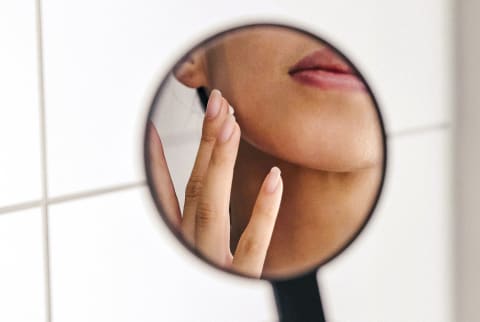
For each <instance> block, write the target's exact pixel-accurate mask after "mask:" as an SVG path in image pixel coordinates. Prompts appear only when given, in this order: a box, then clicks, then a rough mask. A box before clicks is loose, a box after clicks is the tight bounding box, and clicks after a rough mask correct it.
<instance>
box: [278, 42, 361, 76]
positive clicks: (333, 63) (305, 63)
mask: <svg viewBox="0 0 480 322" xmlns="http://www.w3.org/2000/svg"><path fill="white" fill-rule="evenodd" d="M315 69H321V70H325V71H329V72H332V73H339V74H355V72H354V70H353V69H352V68H351V67H350V66H349V65H348V63H347V62H346V61H345V60H344V59H343V58H341V57H340V56H339V55H338V54H336V53H335V52H333V51H332V50H331V49H329V48H327V47H323V48H322V49H318V50H315V51H313V52H312V53H310V54H308V55H306V56H305V57H303V58H302V59H301V60H299V61H298V62H297V63H296V64H295V65H293V66H292V67H290V69H289V70H288V73H289V74H290V75H291V74H295V73H297V72H301V71H305V70H315Z"/></svg>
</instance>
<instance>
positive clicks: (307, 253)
mask: <svg viewBox="0 0 480 322" xmlns="http://www.w3.org/2000/svg"><path fill="white" fill-rule="evenodd" d="M324 46H325V45H324V44H323V43H320V42H319V41H318V40H316V39H313V38H311V37H309V36H307V35H304V34H301V33H298V32H295V31H292V30H288V29H283V28H278V27H256V28H248V29H242V30H239V31H236V32H233V33H230V34H228V36H225V37H222V38H221V39H219V40H216V41H215V42H212V43H209V44H208V45H206V46H203V47H201V48H198V49H197V50H195V51H194V52H193V53H191V54H190V55H189V56H188V58H187V59H186V60H185V61H183V62H181V63H180V64H179V65H177V66H176V68H175V71H174V72H175V76H176V77H177V79H178V80H179V81H180V82H182V83H183V84H184V85H186V86H189V87H192V88H197V87H204V88H206V89H207V91H208V92H211V91H212V89H214V88H218V89H219V90H220V91H221V93H222V94H223V97H224V98H228V102H229V103H230V104H231V105H232V106H233V107H234V109H235V116H236V122H237V123H238V125H239V128H241V129H242V130H241V137H240V138H239V142H238V146H237V150H236V151H235V152H233V150H232V152H231V153H232V155H233V154H235V153H236V161H235V162H233V163H231V164H230V166H231V167H232V169H229V171H230V170H231V171H232V180H231V185H230V186H228V185H226V186H225V185H224V188H225V191H228V194H227V195H228V196H227V195H225V197H224V199H222V200H223V202H224V203H225V200H229V203H227V205H230V208H231V213H230V219H231V222H230V229H228V227H226V228H225V229H226V230H229V233H228V235H229V238H228V239H229V243H230V247H229V249H233V250H234V249H238V247H239V246H240V245H241V243H242V236H243V235H242V234H244V233H245V231H247V230H248V227H249V226H250V224H249V223H251V222H252V219H253V215H252V214H253V213H255V207H256V206H255V205H256V203H255V202H256V200H257V199H258V196H259V191H260V192H261V191H262V189H261V187H262V182H263V181H264V178H265V176H266V175H267V173H269V171H270V169H271V168H272V167H274V166H277V167H278V168H280V169H281V171H282V176H281V178H282V183H283V185H284V190H283V196H281V204H280V206H279V210H278V213H277V214H276V215H275V217H276V222H274V223H273V224H272V223H271V225H274V229H273V226H272V227H271V228H272V229H273V233H272V235H271V239H270V237H269V238H268V241H269V244H268V249H267V250H266V251H265V253H266V254H265V255H264V257H263V265H262V268H261V274H262V275H263V276H264V277H270V278H271V277H274V278H275V277H277V278H278V277H285V276H289V275H293V274H298V273H301V272H303V271H306V270H309V269H312V268H314V267H315V266H316V265H318V264H319V263H320V262H321V261H323V260H325V259H327V258H328V257H330V256H332V255H333V254H335V253H336V252H337V251H338V250H339V249H341V248H342V247H343V246H344V245H345V244H346V243H347V242H348V241H349V240H350V239H351V238H352V237H353V236H354V235H355V233H356V232H357V231H358V229H359V228H360V227H361V225H362V224H363V222H364V220H365V219H366V216H367V215H368V212H369V210H370V208H371V206H372V203H373V200H374V197H375V195H376V192H377V189H378V186H379V183H380V178H381V171H382V164H383V150H382V144H381V143H382V141H381V140H382V137H381V130H380V125H379V121H378V117H377V114H376V111H375V108H374V106H373V103H372V101H371V98H370V97H369V95H368V93H367V92H365V91H358V90H339V89H319V88H316V87H312V86H306V85H305V84H302V83H299V82H296V81H294V80H293V79H292V77H290V75H289V74H288V70H289V69H290V68H291V67H292V66H293V65H294V64H295V63H296V62H298V61H299V60H300V59H302V58H303V57H304V56H306V55H308V54H309V53H311V52H312V51H314V50H317V49H320V48H322V47H324ZM199 153H200V150H199ZM226 168H228V167H226ZM225 171H226V170H225ZM197 181H198V180H197ZM218 185H219V186H220V183H218ZM230 188H231V191H230ZM211 198H212V201H211V202H215V201H214V199H215V197H214V196H213V195H211ZM273 208H275V207H273ZM227 212H228V210H227ZM183 218H184V219H183V220H185V214H184V216H183ZM177 221H181V220H179V219H177ZM225 226H226V224H225ZM225 226H224V227H225ZM267 226H268V225H266V226H265V227H267ZM265 227H264V229H266V231H267V234H266V235H267V236H270V234H268V231H269V229H271V228H269V226H268V227H267V228H265ZM256 234H257V235H255V236H256V237H255V238H260V237H261V236H262V235H265V231H262V230H256ZM187 236H188V234H187ZM259 236H260V237H259ZM186 238H187V239H188V237H186ZM254 248H255V247H254ZM262 253H263V250H262V251H260V252H257V254H256V255H255V256H256V257H258V258H261V256H262V255H261V254H262ZM216 263H220V261H218V259H217V260H216ZM244 271H245V269H244V270H243V272H244Z"/></svg>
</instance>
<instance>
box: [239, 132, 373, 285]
mask: <svg viewBox="0 0 480 322" xmlns="http://www.w3.org/2000/svg"><path fill="white" fill-rule="evenodd" d="M272 166H278V167H279V168H280V169H281V171H282V178H283V182H284V190H283V196H282V203H281V206H280V210H279V214H278V218H277V222H276V224H275V229H274V232H273V236H272V240H271V243H270V247H269V250H268V253H267V258H266V261H265V265H264V271H263V273H264V274H265V275H268V276H269V277H275V276H279V277H280V276H282V275H283V276H284V275H286V274H292V273H298V272H300V271H304V270H307V269H311V268H313V267H314V266H316V265H318V264H319V263H320V262H321V261H323V260H325V259H327V258H328V257H330V256H332V255H333V254H335V253H336V252H337V251H338V250H339V249H341V248H342V247H343V246H344V245H345V244H346V243H347V242H348V241H349V240H350V239H351V238H352V237H353V236H354V235H355V233H356V232H357V231H358V229H359V228H360V227H361V225H362V224H363V222H364V220H365V219H366V217H367V216H368V214H369V210H370V208H371V206H372V203H373V200H374V197H375V195H376V191H377V189H378V182H379V180H380V175H381V167H380V166H375V167H371V168H367V169H361V170H358V171H351V172H342V173H339V172H327V171H322V170H318V169H311V168H306V167H302V166H299V165H296V164H292V163H289V162H286V161H283V160H280V159H278V158H276V157H273V156H271V155H269V154H266V153H264V152H262V151H260V150H258V149H256V148H255V147H253V146H252V145H250V144H249V143H247V142H246V141H244V140H243V139H242V140H241V141H240V146H239V150H238V157H237V161H236V164H235V171H234V176H233V183H232V194H231V248H232V250H234V249H235V247H236V244H237V243H238V240H239V238H240V235H241V233H242V232H243V230H244V229H245V227H246V225H247V223H248V221H249V219H250V214H251V212H252V209H253V205H254V203H255V199H256V197H257V194H258V191H259V189H260V186H261V184H262V181H263V179H264V178H265V176H266V174H267V173H268V171H270V168H271V167H272Z"/></svg>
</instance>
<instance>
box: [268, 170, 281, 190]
mask: <svg viewBox="0 0 480 322" xmlns="http://www.w3.org/2000/svg"><path fill="white" fill-rule="evenodd" d="M280 173H281V172H280V169H279V168H277V167H273V168H272V169H271V170H270V172H269V173H268V175H267V178H266V179H265V191H266V192H268V193H272V192H274V191H275V190H276V189H277V187H278V183H279V182H280Z"/></svg>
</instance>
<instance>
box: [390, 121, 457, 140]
mask: <svg viewBox="0 0 480 322" xmlns="http://www.w3.org/2000/svg"><path fill="white" fill-rule="evenodd" d="M451 125H452V124H451V122H443V123H437V124H430V125H424V126H419V127H412V128H407V129H403V130H399V131H396V132H390V133H389V134H387V138H389V137H391V138H399V137H405V136H410V135H421V134H424V133H425V132H433V131H438V130H448V129H450V127H451Z"/></svg>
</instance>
